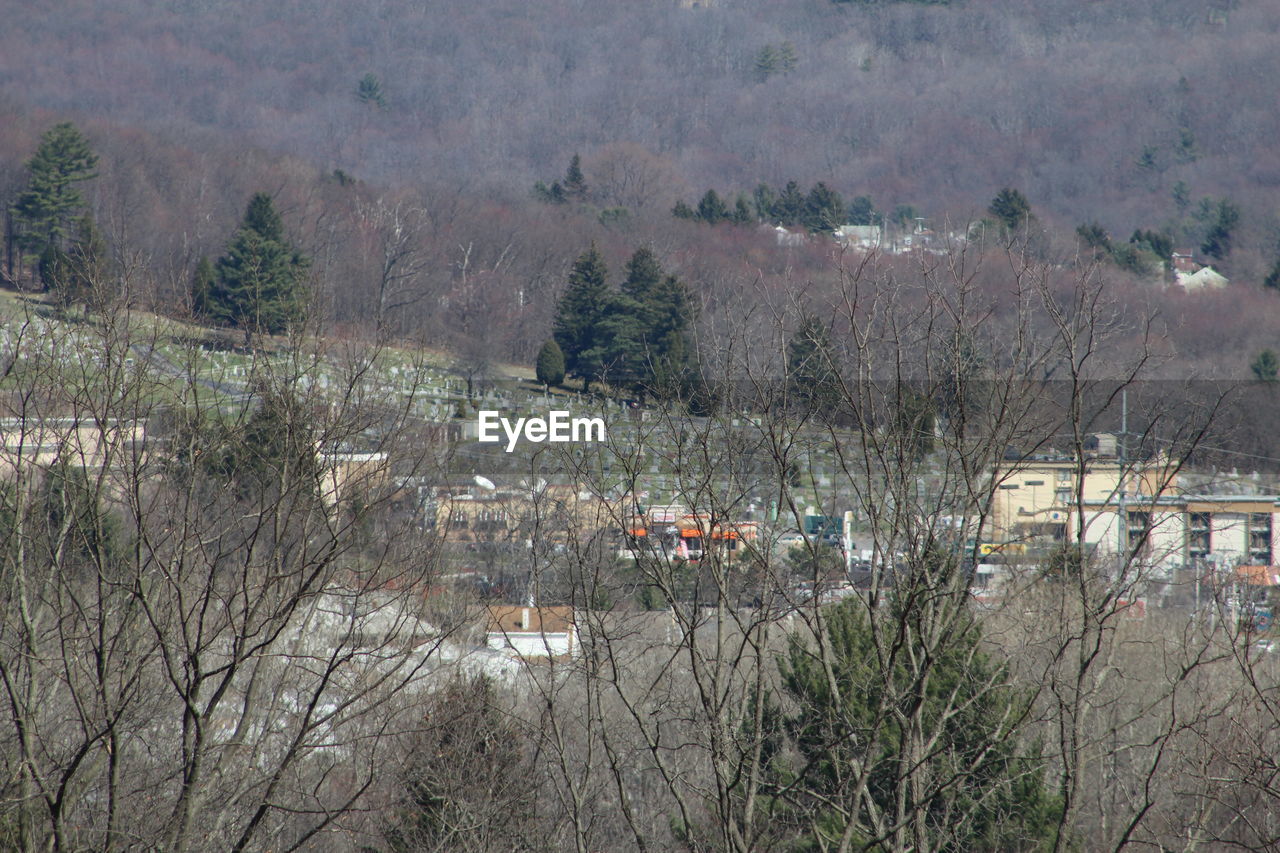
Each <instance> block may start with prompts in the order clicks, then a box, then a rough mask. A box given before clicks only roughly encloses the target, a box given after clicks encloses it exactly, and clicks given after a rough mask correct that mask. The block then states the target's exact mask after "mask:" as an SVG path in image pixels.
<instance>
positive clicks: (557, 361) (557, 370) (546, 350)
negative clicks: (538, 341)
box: [537, 340, 564, 388]
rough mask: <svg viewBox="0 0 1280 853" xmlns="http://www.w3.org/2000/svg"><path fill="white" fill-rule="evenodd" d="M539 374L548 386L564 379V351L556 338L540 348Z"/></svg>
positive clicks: (541, 380)
mask: <svg viewBox="0 0 1280 853" xmlns="http://www.w3.org/2000/svg"><path fill="white" fill-rule="evenodd" d="M537 374H538V381H539V382H541V383H542V384H543V385H544V386H546V387H548V388H549V387H551V386H552V385H559V384H560V383H561V382H563V381H564V353H563V352H561V351H560V346H559V345H558V344H557V343H556V342H555V341H554V340H549V341H547V342H546V343H545V344H543V345H542V349H540V350H538V363H537Z"/></svg>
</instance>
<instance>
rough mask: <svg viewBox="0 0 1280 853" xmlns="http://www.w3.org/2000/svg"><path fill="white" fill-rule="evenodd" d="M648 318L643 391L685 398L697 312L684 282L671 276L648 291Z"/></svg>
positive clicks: (692, 354) (687, 388)
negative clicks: (649, 292)
mask: <svg viewBox="0 0 1280 853" xmlns="http://www.w3.org/2000/svg"><path fill="white" fill-rule="evenodd" d="M648 317H649V329H648V347H647V351H648V358H647V361H646V367H647V373H646V377H645V384H646V387H647V390H649V392H650V393H652V394H654V395H655V396H657V397H660V398H664V399H673V398H676V397H685V398H688V396H689V393H690V387H691V386H690V383H691V382H692V375H693V370H692V363H693V357H694V346H693V340H692V332H693V325H694V322H695V321H696V320H697V309H696V307H695V304H694V302H693V298H692V296H691V294H690V293H689V289H688V287H686V286H685V284H684V282H683V281H681V280H680V279H679V278H677V277H676V276H674V275H666V276H663V278H662V281H661V282H659V283H658V285H657V286H656V287H655V288H654V289H653V291H652V296H651V298H650V300H649V311H648Z"/></svg>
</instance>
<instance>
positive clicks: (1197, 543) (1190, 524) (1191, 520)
mask: <svg viewBox="0 0 1280 853" xmlns="http://www.w3.org/2000/svg"><path fill="white" fill-rule="evenodd" d="M1211 518H1212V517H1211V516H1210V515H1209V513H1207V512H1193V513H1191V514H1190V515H1188V517H1187V557H1188V558H1189V559H1192V560H1203V559H1205V558H1207V557H1208V556H1209V552H1210V551H1211V550H1213V549H1212V543H1211V542H1210V540H1209V536H1210V530H1211V527H1212V525H1211V524H1210V521H1211Z"/></svg>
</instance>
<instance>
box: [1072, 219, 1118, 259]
mask: <svg viewBox="0 0 1280 853" xmlns="http://www.w3.org/2000/svg"><path fill="white" fill-rule="evenodd" d="M1076 236H1077V237H1079V238H1080V241H1081V242H1082V243H1084V245H1085V246H1087V247H1088V248H1090V249H1096V250H1098V251H1099V252H1100V253H1106V252H1108V251H1110V249H1111V237H1110V236H1109V235H1108V234H1107V229H1105V228H1103V227H1102V226H1101V225H1099V224H1098V223H1097V222H1086V223H1084V224H1083V225H1078V226H1076Z"/></svg>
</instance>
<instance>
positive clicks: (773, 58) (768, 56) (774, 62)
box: [755, 44, 779, 82]
mask: <svg viewBox="0 0 1280 853" xmlns="http://www.w3.org/2000/svg"><path fill="white" fill-rule="evenodd" d="M778 65H779V61H778V49H777V48H776V47H774V46H773V45H771V44H766V45H765V46H764V47H762V48H760V51H759V53H757V54H756V63H755V70H756V77H758V78H759V79H760V80H761V82H763V81H765V80H768V79H769V76H770V75H772V74H776V73H777V71H778Z"/></svg>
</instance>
